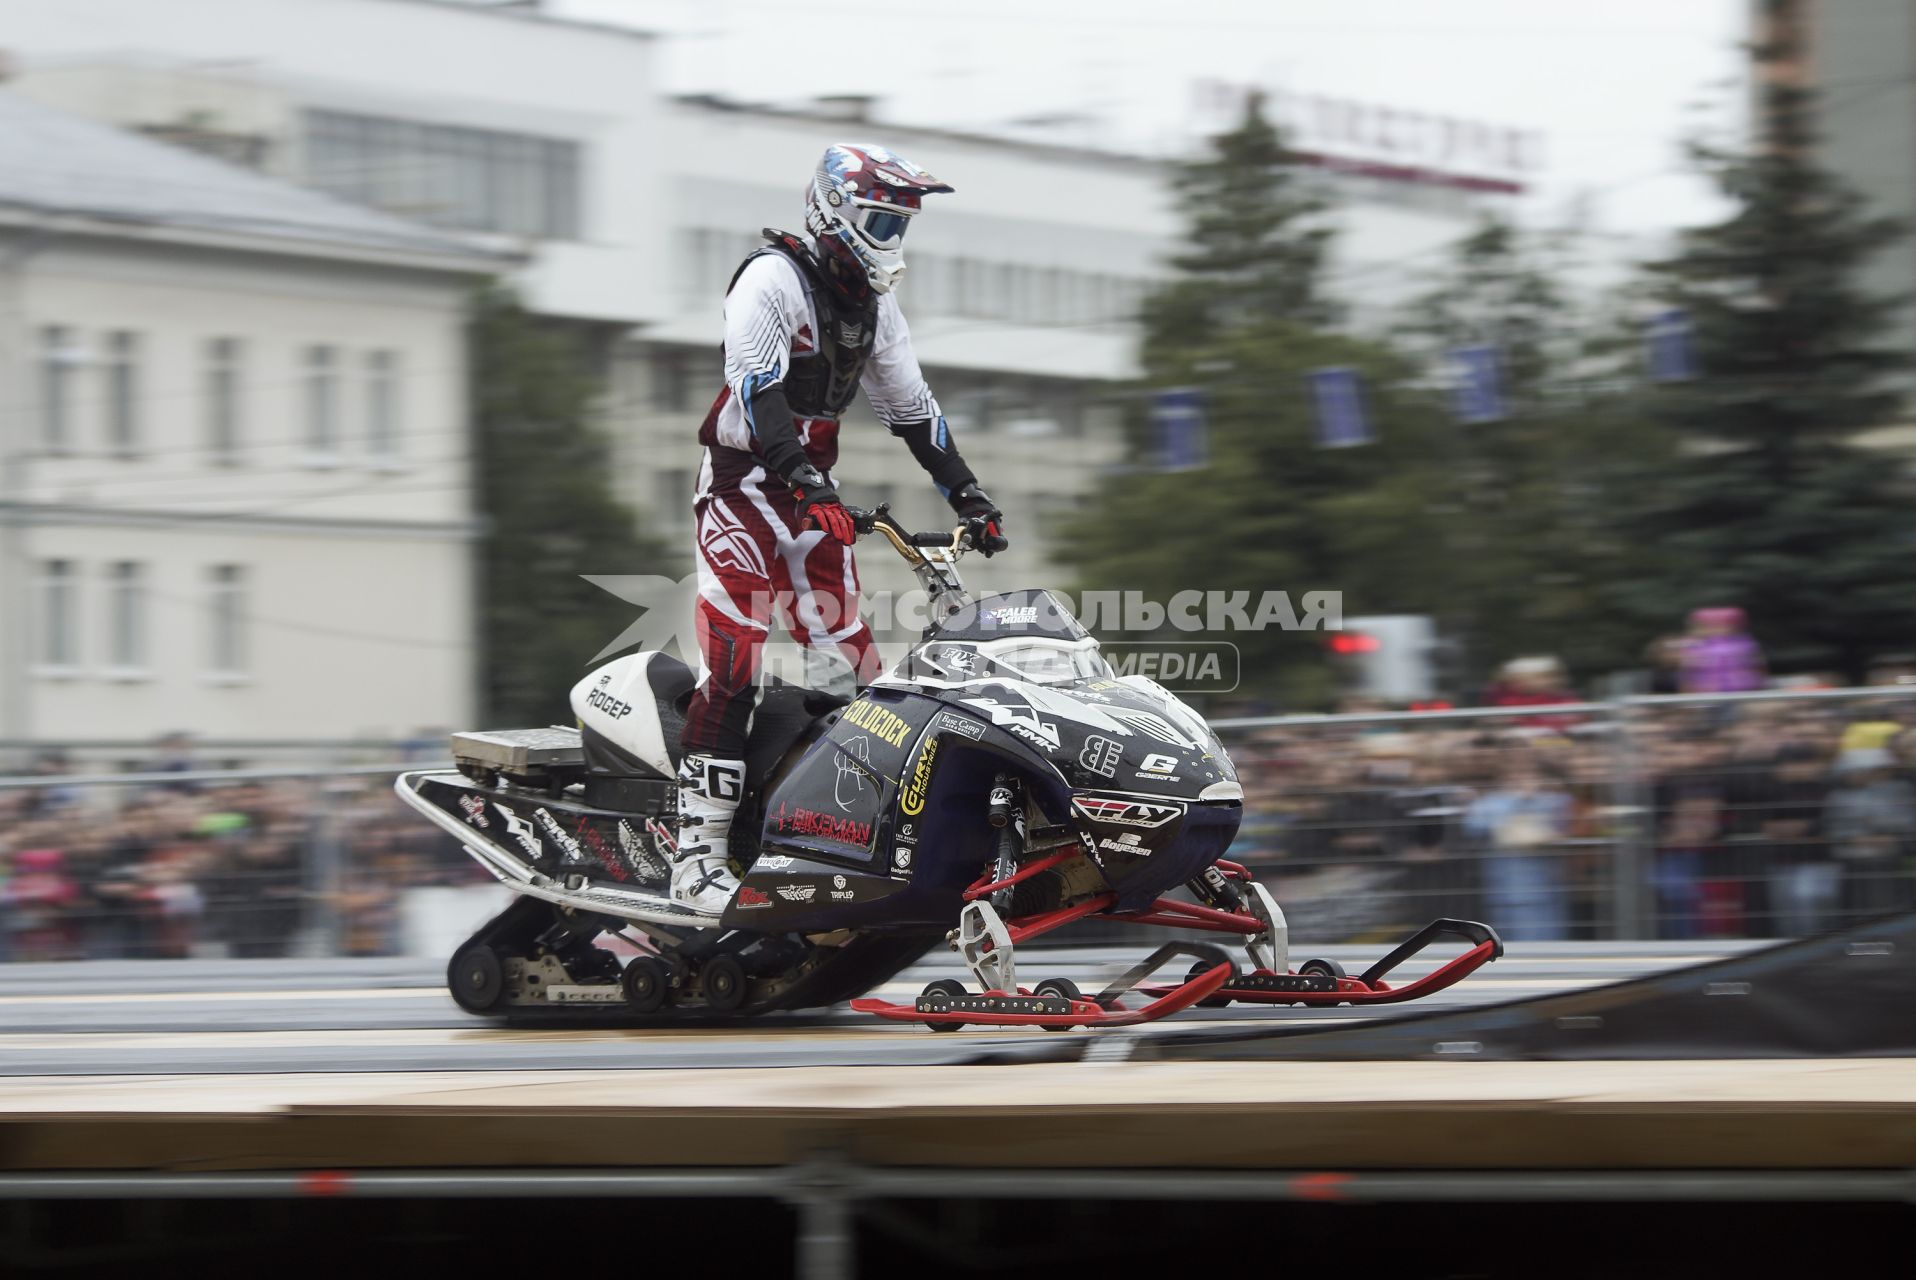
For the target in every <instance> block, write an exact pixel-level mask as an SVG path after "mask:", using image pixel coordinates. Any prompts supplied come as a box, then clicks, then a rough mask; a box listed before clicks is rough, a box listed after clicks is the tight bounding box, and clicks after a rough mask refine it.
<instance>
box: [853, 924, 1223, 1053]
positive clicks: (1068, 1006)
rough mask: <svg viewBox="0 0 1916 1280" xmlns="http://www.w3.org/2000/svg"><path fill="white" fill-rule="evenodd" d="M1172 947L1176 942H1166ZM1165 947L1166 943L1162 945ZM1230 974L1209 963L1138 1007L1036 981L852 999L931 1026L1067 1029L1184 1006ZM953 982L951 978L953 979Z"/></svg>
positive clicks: (1147, 1017)
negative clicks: (1034, 984) (1025, 986)
mask: <svg viewBox="0 0 1916 1280" xmlns="http://www.w3.org/2000/svg"><path fill="white" fill-rule="evenodd" d="M1171 946H1172V947H1175V946H1176V944H1175V943H1173V944H1171ZM1163 950H1166V951H1168V950H1170V947H1167V948H1163ZM1230 977H1231V966H1230V965H1229V964H1218V965H1213V966H1212V967H1211V968H1209V969H1206V970H1205V971H1204V972H1203V973H1200V974H1198V975H1197V976H1196V977H1194V978H1192V979H1191V980H1190V981H1189V982H1186V983H1183V984H1181V985H1179V986H1174V987H1171V988H1169V989H1168V990H1167V991H1165V992H1163V993H1162V994H1159V995H1158V998H1157V999H1155V1000H1153V1001H1152V1002H1151V1003H1150V1004H1147V1005H1145V1006H1144V1007H1143V1008H1141V1009H1127V1008H1125V1007H1124V1005H1123V1004H1122V1003H1121V1002H1120V1001H1119V1000H1118V999H1116V998H1115V997H1108V998H1107V997H1106V996H1103V995H1101V996H1100V999H1103V1000H1104V1001H1105V1002H1104V1003H1102V1004H1101V1003H1099V1001H1098V1000H1092V999H1086V998H1084V997H1080V996H1074V995H1065V994H1051V993H1048V992H1046V990H1045V988H1046V987H1049V986H1052V984H1051V983H1047V982H1041V983H1039V984H1038V990H1037V991H1036V992H1030V991H1024V990H1020V991H1019V993H1018V994H1017V995H1011V994H1009V993H1007V992H1003V991H987V992H985V993H983V994H982V995H971V994H965V993H963V992H958V991H941V990H938V988H939V987H940V986H941V985H942V984H940V983H933V984H932V985H931V986H930V987H928V988H926V990H925V993H924V994H923V995H920V996H919V997H918V1000H917V1002H916V1003H914V1004H892V1003H891V1002H890V1001H888V1000H869V999H868V1000H854V1001H852V1008H853V1009H856V1010H857V1011H858V1012H859V1013H870V1014H876V1015H877V1016H878V1017H881V1018H889V1019H891V1020H892V1021H893V1022H922V1023H924V1024H925V1025H926V1026H929V1027H930V1028H932V1030H934V1031H956V1030H957V1029H958V1028H960V1027H963V1026H967V1025H969V1026H980V1027H1043V1028H1044V1029H1045V1030H1046V1031H1069V1030H1071V1029H1072V1028H1073V1027H1130V1026H1136V1025H1137V1024H1138V1023H1141V1022H1155V1021H1157V1020H1158V1019H1159V1018H1162V1017H1166V1016H1168V1015H1170V1014H1173V1013H1176V1012H1178V1011H1179V1010H1181V1009H1188V1008H1190V1007H1191V1006H1192V1005H1194V1004H1196V1003H1197V1002H1198V1001H1200V1000H1205V999H1209V998H1211V997H1212V996H1215V995H1216V994H1217V992H1218V989H1219V988H1220V987H1222V986H1223V985H1224V984H1225V983H1226V982H1227V981H1229V980H1230ZM953 985H954V986H955V985H956V984H955V983H954V984H953Z"/></svg>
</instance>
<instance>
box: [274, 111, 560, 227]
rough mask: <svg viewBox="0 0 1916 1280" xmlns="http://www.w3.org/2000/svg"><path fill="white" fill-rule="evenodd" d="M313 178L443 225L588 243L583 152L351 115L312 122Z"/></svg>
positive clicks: (527, 139) (346, 195)
mask: <svg viewBox="0 0 1916 1280" xmlns="http://www.w3.org/2000/svg"><path fill="white" fill-rule="evenodd" d="M305 133H306V180H307V182H309V183H310V184H312V185H313V186H315V187H317V188H319V189H320V190H321V191H325V192H327V193H329V194H331V195H335V196H338V197H340V198H341V199H344V200H351V201H353V202H354V203H356V204H370V205H375V206H377V207H379V208H381V209H387V210H390V211H392V212H394V213H399V214H404V215H405V216H406V217H409V218H417V219H419V220H420V221H422V222H429V223H432V224H434V225H435V226H441V227H456V228H460V229H463V230H469V231H496V232H503V233H505V234H508V235H518V236H530V237H534V238H538V239H552V240H575V239H577V238H578V236H579V206H580V186H581V179H580V165H579V144H578V143H576V142H569V141H566V140H564V139H560V138H543V137H539V136H537V135H535V134H527V133H506V132H502V131H498V130H491V129H467V128H460V127H455V126H450V125H437V124H423V123H419V122H415V121H411V120H396V119H389V118H385V117H379V116H362V115H355V114H351V113H348V112H343V111H309V112H307V113H306V117H305Z"/></svg>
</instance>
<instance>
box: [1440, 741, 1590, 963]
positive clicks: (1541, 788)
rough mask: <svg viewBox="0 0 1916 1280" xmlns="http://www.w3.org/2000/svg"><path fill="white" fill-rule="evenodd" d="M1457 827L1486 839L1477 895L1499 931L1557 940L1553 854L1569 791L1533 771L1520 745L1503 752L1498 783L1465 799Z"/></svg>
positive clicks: (1559, 886)
mask: <svg viewBox="0 0 1916 1280" xmlns="http://www.w3.org/2000/svg"><path fill="white" fill-rule="evenodd" d="M1464 829H1465V830H1466V831H1467V832H1469V833H1470V834H1471V835H1472V836H1473V837H1475V838H1476V839H1477V840H1478V841H1480V842H1482V843H1483V844H1484V845H1487V846H1488V848H1489V857H1488V859H1487V860H1486V861H1485V863H1484V886H1485V900H1486V903H1487V905H1488V907H1489V911H1490V915H1491V918H1492V919H1493V920H1495V921H1496V922H1497V927H1498V929H1499V930H1501V931H1502V932H1503V933H1504V936H1506V937H1508V938H1511V939H1513V940H1518V941H1524V942H1553V941H1560V940H1561V939H1563V938H1565V937H1567V936H1568V934H1569V915H1568V911H1567V909H1566V907H1567V904H1566V902H1565V894H1564V889H1565V886H1564V882H1563V875H1562V868H1561V867H1560V866H1559V863H1558V859H1557V857H1556V854H1555V848H1554V847H1555V846H1560V845H1561V843H1562V841H1563V840H1564V839H1565V838H1566V837H1567V836H1568V834H1569V829H1570V797H1569V796H1568V795H1567V794H1565V793H1564V792H1563V791H1561V790H1558V789H1555V788H1553V787H1552V786H1551V785H1550V784H1549V783H1548V782H1547V781H1546V780H1545V778H1544V777H1543V775H1542V774H1541V773H1540V772H1539V771H1538V769H1537V764H1536V761H1535V759H1534V758H1533V757H1532V755H1531V753H1530V750H1529V749H1528V748H1527V747H1514V748H1512V749H1511V750H1510V752H1509V754H1508V755H1507V756H1506V757H1505V766H1504V775H1503V778H1502V781H1501V782H1500V784H1499V785H1498V787H1497V788H1496V789H1495V790H1493V791H1491V792H1489V793H1488V794H1486V795H1484V796H1482V797H1480V798H1479V799H1477V800H1475V801H1474V802H1472V804H1471V806H1470V808H1469V809H1468V810H1466V811H1465V813H1464Z"/></svg>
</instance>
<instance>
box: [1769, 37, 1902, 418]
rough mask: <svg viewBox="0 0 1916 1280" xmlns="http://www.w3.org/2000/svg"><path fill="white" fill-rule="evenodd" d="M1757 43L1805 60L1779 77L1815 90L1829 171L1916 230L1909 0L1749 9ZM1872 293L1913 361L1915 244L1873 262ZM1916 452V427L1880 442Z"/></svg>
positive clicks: (1887, 250)
mask: <svg viewBox="0 0 1916 1280" xmlns="http://www.w3.org/2000/svg"><path fill="white" fill-rule="evenodd" d="M1751 27H1752V38H1753V41H1756V42H1760V41H1762V40H1763V39H1764V38H1765V36H1766V35H1768V34H1769V33H1770V32H1771V31H1772V30H1776V31H1779V32H1781V33H1782V34H1793V35H1795V36H1796V37H1797V38H1798V40H1799V42H1800V47H1801V48H1802V50H1803V53H1802V56H1801V57H1800V58H1798V59H1795V60H1792V61H1789V62H1784V63H1780V64H1778V65H1773V66H1771V67H1770V69H1769V74H1770V75H1771V76H1772V77H1777V78H1781V79H1783V80H1785V81H1787V82H1788V83H1791V84H1795V85H1800V86H1802V87H1804V88H1808V89H1812V90H1815V91H1816V92H1817V94H1818V102H1817V112H1818V124H1819V125H1820V127H1821V132H1822V140H1821V143H1820V148H1821V154H1820V157H1819V158H1820V160H1821V161H1822V163H1823V164H1824V165H1825V166H1826V167H1827V168H1828V169H1829V170H1830V171H1831V172H1833V173H1834V174H1835V175H1836V176H1837V177H1838V178H1840V179H1841V180H1842V181H1843V182H1844V183H1845V184H1846V185H1847V186H1848V187H1850V189H1852V190H1853V191H1855V192H1857V193H1858V194H1860V195H1861V196H1863V198H1864V199H1865V200H1866V201H1868V206H1869V212H1870V213H1871V214H1872V215H1874V216H1878V217H1889V218H1894V219H1897V220H1898V221H1899V222H1901V223H1902V224H1903V225H1904V226H1905V227H1916V6H1912V5H1910V4H1908V3H1906V0H1841V2H1840V3H1837V2H1835V0H1792V2H1791V3H1786V4H1782V5H1776V4H1773V3H1770V2H1768V0H1757V2H1753V3H1752V5H1751ZM1865 283H1867V284H1868V286H1869V287H1871V288H1873V289H1876V290H1877V291H1879V292H1880V293H1882V294H1884V295H1886V296H1889V297H1894V298H1898V299H1901V300H1902V301H1903V306H1902V312H1901V320H1900V322H1899V323H1898V326H1897V336H1898V338H1899V340H1900V345H1901V346H1902V347H1903V348H1904V349H1905V350H1909V351H1916V302H1912V301H1911V300H1912V299H1916V236H1909V235H1905V236H1904V237H1903V238H1902V239H1901V240H1900V241H1898V242H1896V243H1892V244H1886V245H1885V246H1884V247H1883V250H1882V252H1880V253H1878V254H1877V255H1876V256H1875V257H1873V258H1872V259H1871V260H1870V264H1869V274H1868V279H1867V281H1866V282H1865ZM1871 438H1872V439H1873V440H1874V441H1876V442H1877V443H1881V444H1886V445H1894V446H1901V447H1903V448H1916V426H1904V427H1895V428H1890V429H1888V430H1886V431H1879V432H1874V433H1872V435H1871Z"/></svg>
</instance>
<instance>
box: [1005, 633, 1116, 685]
mask: <svg viewBox="0 0 1916 1280" xmlns="http://www.w3.org/2000/svg"><path fill="white" fill-rule="evenodd" d="M981 648H982V651H983V652H984V653H985V654H986V656H988V657H989V658H990V659H991V662H992V666H993V667H994V668H995V672H996V674H1000V675H1015V676H1017V677H1018V678H1019V679H1021V680H1028V681H1030V682H1031V683H1032V684H1071V683H1074V682H1075V681H1078V680H1091V679H1096V678H1098V677H1100V676H1104V677H1109V676H1112V675H1113V674H1114V673H1113V672H1112V670H1111V664H1110V663H1108V662H1106V661H1105V660H1104V655H1103V654H1102V653H1100V652H1098V642H1097V641H1096V640H1091V639H1085V640H1072V641H1064V640H1023V639H1021V640H1017V641H1000V642H999V643H998V644H995V645H985V646H981Z"/></svg>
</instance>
